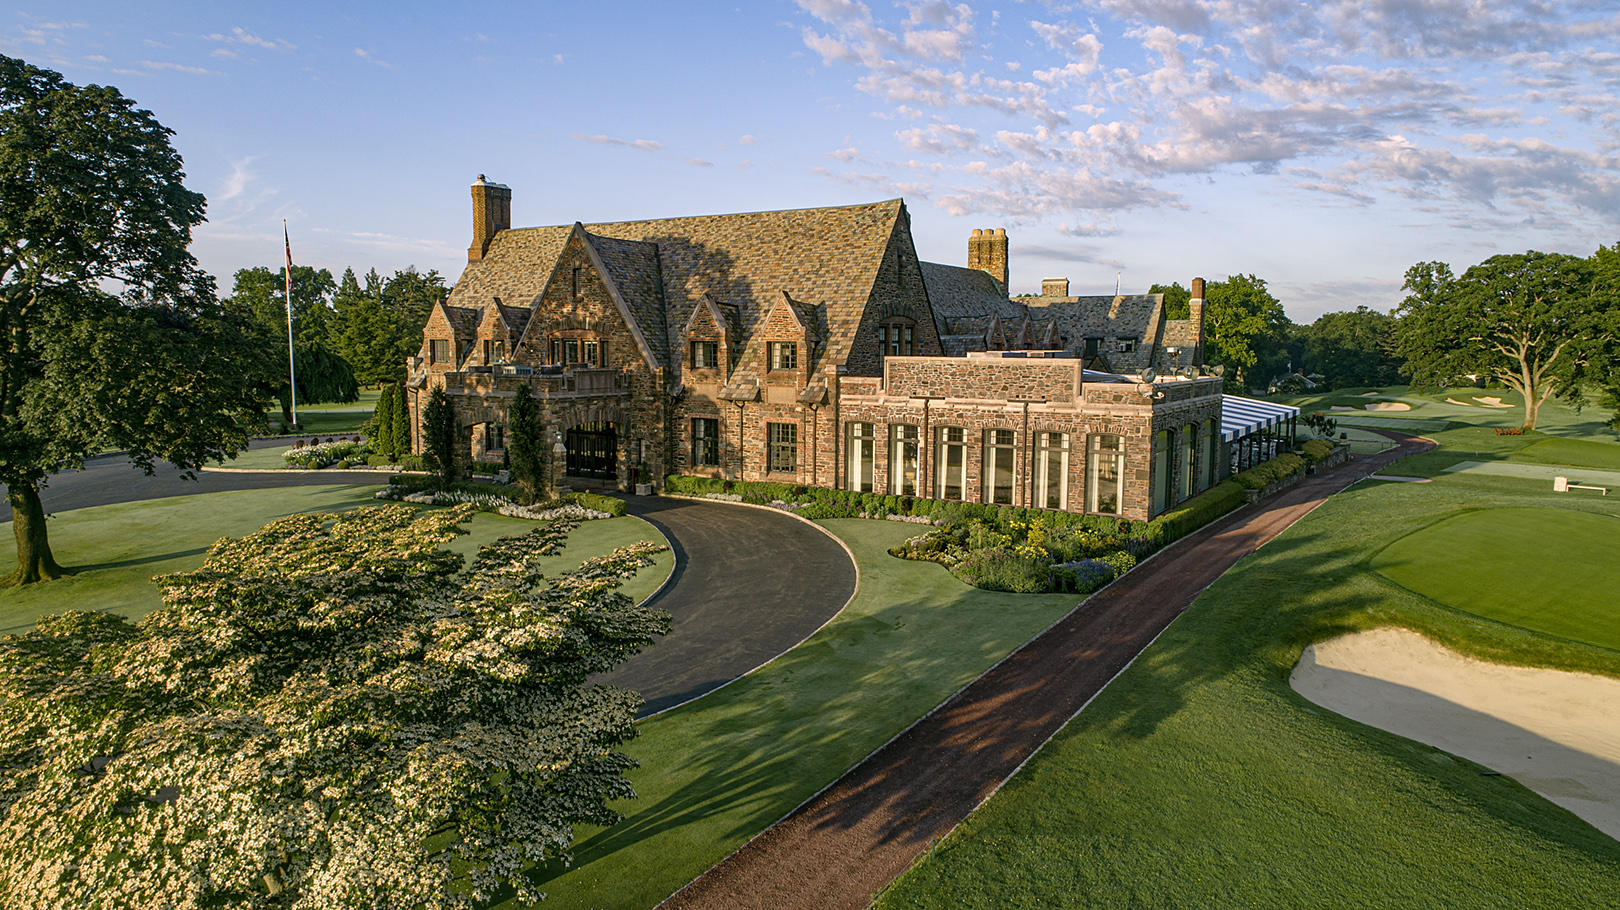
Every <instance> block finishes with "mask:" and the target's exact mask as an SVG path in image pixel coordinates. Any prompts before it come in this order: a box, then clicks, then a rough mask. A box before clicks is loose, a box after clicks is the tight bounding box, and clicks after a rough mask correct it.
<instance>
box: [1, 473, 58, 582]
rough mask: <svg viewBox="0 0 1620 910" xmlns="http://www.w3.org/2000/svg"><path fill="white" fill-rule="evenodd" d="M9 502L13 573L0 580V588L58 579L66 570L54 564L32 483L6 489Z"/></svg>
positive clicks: (43, 514)
mask: <svg viewBox="0 0 1620 910" xmlns="http://www.w3.org/2000/svg"><path fill="white" fill-rule="evenodd" d="M6 498H7V499H9V500H10V501H11V530H12V533H13V534H15V535H16V537H17V571H15V572H13V573H11V574H10V575H7V576H5V577H4V578H0V587H8V586H11V585H29V584H33V583H35V582H39V581H48V580H50V579H52V578H61V577H62V576H63V575H66V574H67V570H66V569H64V568H62V567H61V566H59V565H57V564H56V557H54V556H52V555H51V543H50V541H49V540H47V539H46V537H45V507H44V506H42V505H40V502H39V488H38V487H36V486H35V485H34V484H31V483H30V484H21V485H12V486H8V487H7V488H6Z"/></svg>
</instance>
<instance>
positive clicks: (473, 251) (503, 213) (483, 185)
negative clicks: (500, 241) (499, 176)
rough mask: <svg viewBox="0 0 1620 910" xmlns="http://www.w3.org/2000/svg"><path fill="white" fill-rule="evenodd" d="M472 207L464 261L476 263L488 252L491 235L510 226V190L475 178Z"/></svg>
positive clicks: (493, 235) (486, 180)
mask: <svg viewBox="0 0 1620 910" xmlns="http://www.w3.org/2000/svg"><path fill="white" fill-rule="evenodd" d="M472 203H473V209H472V216H473V238H472V246H469V247H467V261H468V262H477V261H479V260H480V259H483V258H484V254H485V253H488V252H489V242H490V241H491V240H494V239H495V235H496V234H499V233H500V232H501V231H504V230H506V229H507V228H509V227H511V226H512V188H511V187H508V186H506V185H505V184H500V183H491V182H490V181H489V179H488V178H486V177H485V176H484V175H483V174H479V175H478V179H477V180H474V181H473V185H472Z"/></svg>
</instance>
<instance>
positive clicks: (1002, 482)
mask: <svg viewBox="0 0 1620 910" xmlns="http://www.w3.org/2000/svg"><path fill="white" fill-rule="evenodd" d="M1016 438H1017V434H1015V433H1014V432H1013V431H1012V430H985V431H984V486H983V487H982V489H983V491H984V501H985V502H989V503H996V504H999V505H1008V506H1010V505H1012V501H1013V453H1014V451H1016V450H1015V449H1014V446H1015V445H1016V443H1015V441H1014V440H1015V439H1016Z"/></svg>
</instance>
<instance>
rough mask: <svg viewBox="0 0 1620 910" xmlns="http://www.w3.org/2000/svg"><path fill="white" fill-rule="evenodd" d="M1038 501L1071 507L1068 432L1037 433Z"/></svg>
mask: <svg viewBox="0 0 1620 910" xmlns="http://www.w3.org/2000/svg"><path fill="white" fill-rule="evenodd" d="M1035 505H1037V506H1040V507H1041V508H1045V509H1067V508H1068V507H1069V434H1067V433H1045V432H1042V433H1036V434H1035Z"/></svg>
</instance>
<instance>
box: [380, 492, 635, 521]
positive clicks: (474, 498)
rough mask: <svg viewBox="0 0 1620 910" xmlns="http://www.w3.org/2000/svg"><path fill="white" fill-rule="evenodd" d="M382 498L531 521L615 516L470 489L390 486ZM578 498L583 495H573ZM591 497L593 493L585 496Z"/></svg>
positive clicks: (572, 505) (575, 503) (559, 502)
mask: <svg viewBox="0 0 1620 910" xmlns="http://www.w3.org/2000/svg"><path fill="white" fill-rule="evenodd" d="M374 495H375V496H376V498H378V499H392V500H396V501H400V502H414V503H419V504H421V505H430V506H450V505H460V504H462V503H467V504H469V505H471V506H472V507H473V508H475V509H478V510H479V511H481V512H495V513H497V514H500V515H505V516H507V517H509V518H527V519H529V520H530V521H556V520H557V519H560V518H561V519H568V520H572V521H589V520H592V519H597V518H612V517H614V513H612V512H610V511H606V510H604V509H600V508H591V507H590V506H588V505H585V504H582V503H580V502H578V501H570V500H563V499H558V500H553V501H552V502H543V503H536V504H534V505H524V504H523V503H519V502H514V501H513V500H511V499H508V498H507V497H505V496H499V495H496V494H494V493H485V492H473V491H467V490H432V489H422V490H414V491H413V490H411V489H409V488H408V487H405V486H401V485H397V484H389V485H388V486H386V487H383V488H382V489H381V490H378V491H377V492H376V494H374ZM572 495H574V496H578V495H580V494H572ZM585 495H590V494H585ZM595 499H598V500H601V499H610V497H606V496H596V497H595ZM612 501H613V502H618V503H619V505H620V507H621V508H620V509H619V510H618V514H619V515H623V514H624V509H623V508H622V507H623V505H624V503H623V502H622V501H621V500H612Z"/></svg>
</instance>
